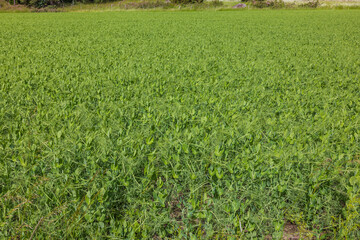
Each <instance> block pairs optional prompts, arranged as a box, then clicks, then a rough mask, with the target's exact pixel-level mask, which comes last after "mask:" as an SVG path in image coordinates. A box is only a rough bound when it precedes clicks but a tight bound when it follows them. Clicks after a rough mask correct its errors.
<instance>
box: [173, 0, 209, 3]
mask: <svg viewBox="0 0 360 240" xmlns="http://www.w3.org/2000/svg"><path fill="white" fill-rule="evenodd" d="M170 2H172V3H176V4H191V3H202V2H204V0H170Z"/></svg>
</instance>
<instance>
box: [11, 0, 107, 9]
mask: <svg viewBox="0 0 360 240" xmlns="http://www.w3.org/2000/svg"><path fill="white" fill-rule="evenodd" d="M105 2H113V0H15V1H13V0H9V3H10V4H23V5H27V6H31V7H36V8H43V7H46V6H60V5H64V4H76V3H105Z"/></svg>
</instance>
